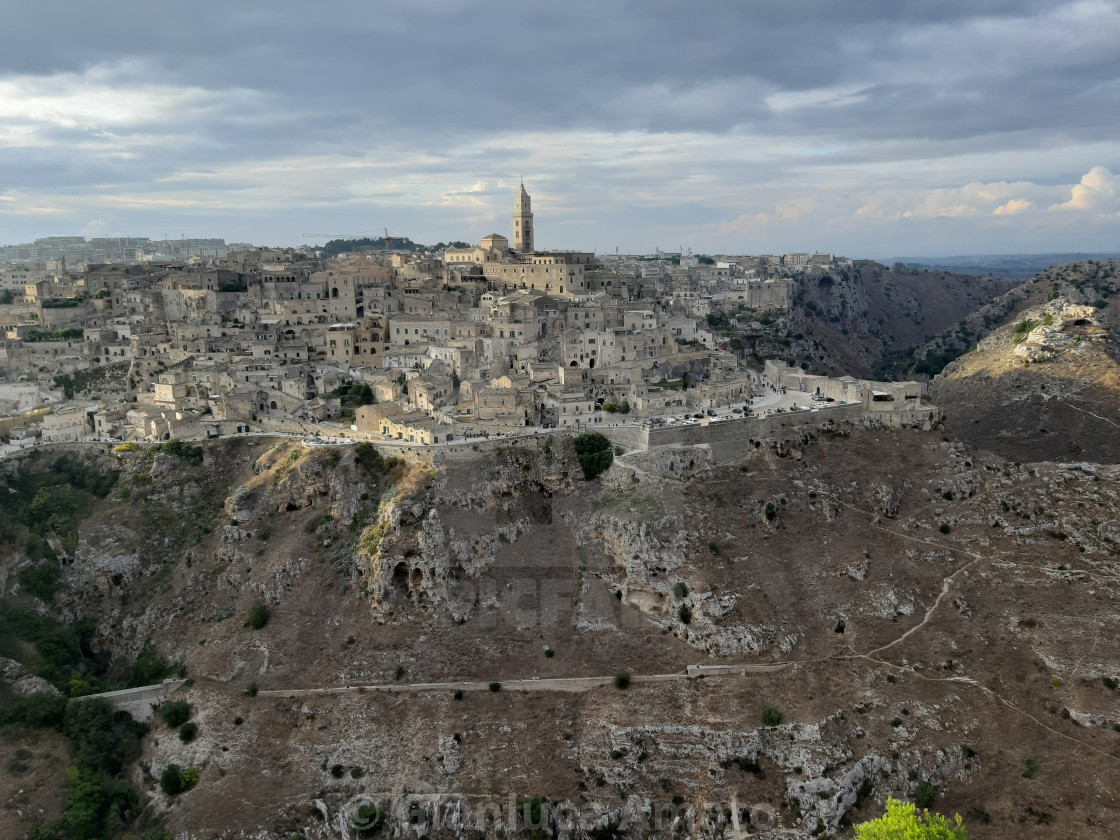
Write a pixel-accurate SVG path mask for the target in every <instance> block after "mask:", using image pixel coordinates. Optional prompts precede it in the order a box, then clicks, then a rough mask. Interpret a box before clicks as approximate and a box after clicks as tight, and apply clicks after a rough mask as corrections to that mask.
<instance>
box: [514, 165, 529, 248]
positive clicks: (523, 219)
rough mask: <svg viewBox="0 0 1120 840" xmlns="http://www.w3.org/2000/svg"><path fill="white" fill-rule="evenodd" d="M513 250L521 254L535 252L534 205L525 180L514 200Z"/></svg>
mask: <svg viewBox="0 0 1120 840" xmlns="http://www.w3.org/2000/svg"><path fill="white" fill-rule="evenodd" d="M513 250H515V251H517V252H518V253H521V254H531V253H532V252H533V207H532V204H531V202H530V199H529V193H527V192H525V182H524V181H522V182H521V189H520V191H519V192H518V193H517V198H515V199H514V200H513Z"/></svg>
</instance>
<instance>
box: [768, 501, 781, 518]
mask: <svg viewBox="0 0 1120 840" xmlns="http://www.w3.org/2000/svg"><path fill="white" fill-rule="evenodd" d="M777 518H778V510H777V508H775V507H774V503H773V502H767V503H766V521H767V522H773V521H774V520H775V519H777Z"/></svg>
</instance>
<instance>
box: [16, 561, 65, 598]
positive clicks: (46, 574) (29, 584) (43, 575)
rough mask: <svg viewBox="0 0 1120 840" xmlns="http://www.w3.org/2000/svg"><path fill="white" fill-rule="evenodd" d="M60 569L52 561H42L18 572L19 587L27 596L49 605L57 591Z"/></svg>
mask: <svg viewBox="0 0 1120 840" xmlns="http://www.w3.org/2000/svg"><path fill="white" fill-rule="evenodd" d="M61 577H62V569H61V568H60V567H59V565H58V563H56V562H54V561H52V560H43V561H42V562H40V563H36V564H35V565H34V566H25V567H23V568H22V569H20V570H19V585H20V586H21V587H22V588H23V590H24V591H25V592H27V593H28V594H29V595H34V596H35V597H36V598H38V599H39V600H40V601H42V602H43V603H45V604H46V603H50V601H51V599H52V598H54V593H55V591H56V590H57V589H58V582H59V579H60V578H61Z"/></svg>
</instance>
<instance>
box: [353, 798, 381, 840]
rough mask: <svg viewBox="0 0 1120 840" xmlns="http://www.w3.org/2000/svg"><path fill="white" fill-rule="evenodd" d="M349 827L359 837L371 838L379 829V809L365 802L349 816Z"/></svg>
mask: <svg viewBox="0 0 1120 840" xmlns="http://www.w3.org/2000/svg"><path fill="white" fill-rule="evenodd" d="M350 826H351V828H353V829H354V830H355V831H356V832H357V833H358V836H360V837H372V836H373V835H374V834H376V833H377V830H378V829H379V828H381V809H380V808H378V807H377V806H376V805H374V804H372V803H370V802H367V803H365V804H363V805H359V806H358V807H357V808H356V809H355V810H354V813H353V814H351V815H350Z"/></svg>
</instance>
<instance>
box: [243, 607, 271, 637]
mask: <svg viewBox="0 0 1120 840" xmlns="http://www.w3.org/2000/svg"><path fill="white" fill-rule="evenodd" d="M269 618H271V613H270V612H269V610H268V604H265V603H263V602H261V601H258V602H257V603H255V604H253V606H252V607H250V608H249V621H248V624H249V626H250V627H251V628H253V629H254V630H260V629H261V628H262V627H264V626H265V625H266V624H268V619H269Z"/></svg>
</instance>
